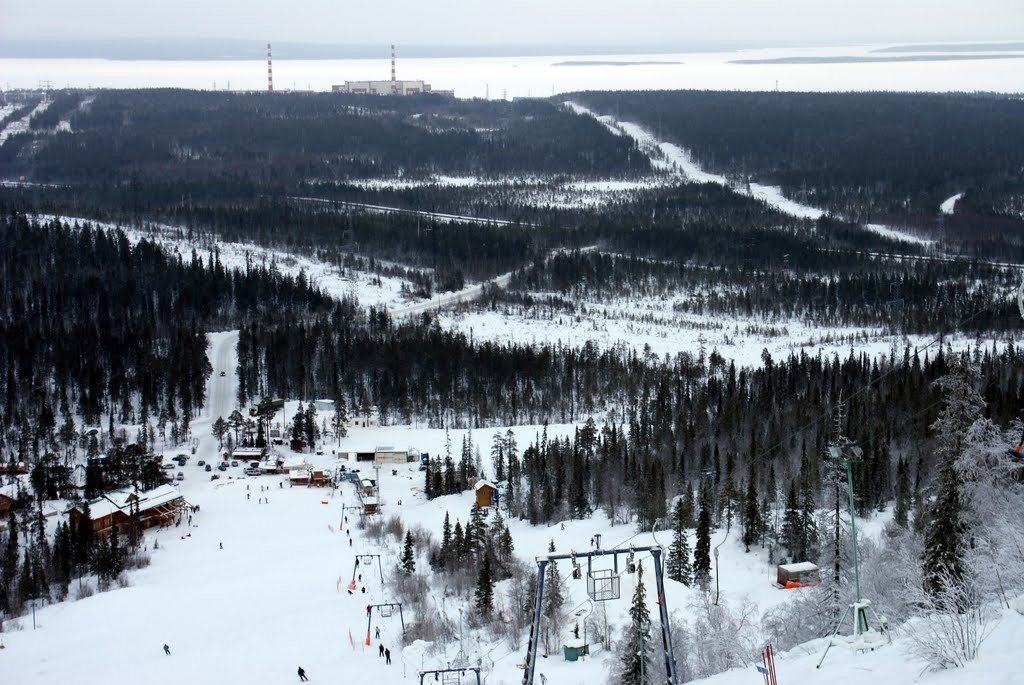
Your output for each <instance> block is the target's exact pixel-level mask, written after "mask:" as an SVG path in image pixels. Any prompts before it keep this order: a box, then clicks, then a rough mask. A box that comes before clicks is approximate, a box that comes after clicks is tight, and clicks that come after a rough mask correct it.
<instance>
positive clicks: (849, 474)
mask: <svg viewBox="0 0 1024 685" xmlns="http://www.w3.org/2000/svg"><path fill="white" fill-rule="evenodd" d="M842 419H843V401H842V399H840V400H839V408H838V410H837V413H836V442H835V443H833V444H831V445H829V447H828V453H829V455H830V456H831V457H832V458H833V459H834V460H835V461H836V463H837V465H839V466H842V467H843V468H845V469H846V493H847V495H848V497H849V500H850V536H851V537H852V538H853V578H854V588H855V592H856V594H855V597H856V599H855V601H854V602H853V604H851V605H850V606H849V608H848V609H847V611H845V612H843V615H842V616H840V617H839V621H838V622H837V623H836V629H835V630H834V631H833V632H832V637H831V638H830V639H829V641H828V646H827V647H825V653H824V654H822V655H821V660H820V661H819V662H818V665H817V666H816V668H821V664H822V663H824V661H825V657H826V656H828V650H829V649H831V648H832V645H834V644H835V643H836V640H837V636H838V635H839V631H840V629H841V628H842V626H843V622H844V621H845V620H846V617H847V616H850V617H851V618H852V619H853V633H852V634H851V635H850V636H849V637H848V638H846V637H844V638H843V640H842V642H843V643H844V644H846V645H848V646H849V647H851V648H852V649H854V650H856V651H864V650H873V649H874V648H875V647H878V646H881V644H880V638H881V636H882V635H884V636H885V637H886V638H887V639H888V640H889V641H890V642H891V641H892V638H891V637H890V636H889V631H888V629H887V627H886V622H885V619H884V618H883V619H880V620H879V621H878V626H879V629H878V630H874V629H872V628H871V624H870V622H869V621H868V613H869V612H870V613H871V614H875V611H874V609H872V608H871V600H867V599H864V598H863V597H862V596H861V593H860V558H859V556H858V545H857V512H856V510H855V509H854V505H853V465H854V464H859V463H861V462H862V461H863V453H864V451H863V450H862V449H861V448H860V447H858V446H856V445H854V444H853V443H851V442H850V441H849V440H848V439H847V438H845V437H843V435H842V430H841V429H842ZM875 617H876V618H877V615H875Z"/></svg>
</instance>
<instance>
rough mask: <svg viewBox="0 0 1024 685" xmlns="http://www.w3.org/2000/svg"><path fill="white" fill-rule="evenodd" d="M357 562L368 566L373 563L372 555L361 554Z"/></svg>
mask: <svg viewBox="0 0 1024 685" xmlns="http://www.w3.org/2000/svg"><path fill="white" fill-rule="evenodd" d="M359 562H360V563H361V564H362V565H363V566H369V565H370V564H372V563H373V557H371V556H370V555H365V556H362V557H360V558H359Z"/></svg>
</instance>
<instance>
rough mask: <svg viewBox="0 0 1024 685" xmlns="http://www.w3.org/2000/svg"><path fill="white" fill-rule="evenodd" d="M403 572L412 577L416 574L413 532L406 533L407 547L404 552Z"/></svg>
mask: <svg viewBox="0 0 1024 685" xmlns="http://www.w3.org/2000/svg"><path fill="white" fill-rule="evenodd" d="M401 568H402V572H403V573H405V574H406V575H412V574H413V573H415V572H416V549H415V548H414V547H413V539H412V532H410V531H405V547H404V549H403V550H402V563H401Z"/></svg>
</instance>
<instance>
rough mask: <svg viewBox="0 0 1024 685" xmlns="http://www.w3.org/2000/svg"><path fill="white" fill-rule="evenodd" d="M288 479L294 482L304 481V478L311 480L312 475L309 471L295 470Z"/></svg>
mask: <svg viewBox="0 0 1024 685" xmlns="http://www.w3.org/2000/svg"><path fill="white" fill-rule="evenodd" d="M288 477H289V478H291V479H292V480H302V479H303V478H305V479H306V480H309V478H310V473H309V471H308V470H307V469H295V470H293V471H292V472H291V473H290V474H289V475H288Z"/></svg>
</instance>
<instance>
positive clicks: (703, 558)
mask: <svg viewBox="0 0 1024 685" xmlns="http://www.w3.org/2000/svg"><path fill="white" fill-rule="evenodd" d="M693 581H694V582H695V583H697V584H698V585H700V586H701V587H706V586H707V584H708V583H709V582H711V512H710V511H708V503H707V499H706V497H701V503H700V514H698V515H697V541H696V544H695V545H694V548H693Z"/></svg>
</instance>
